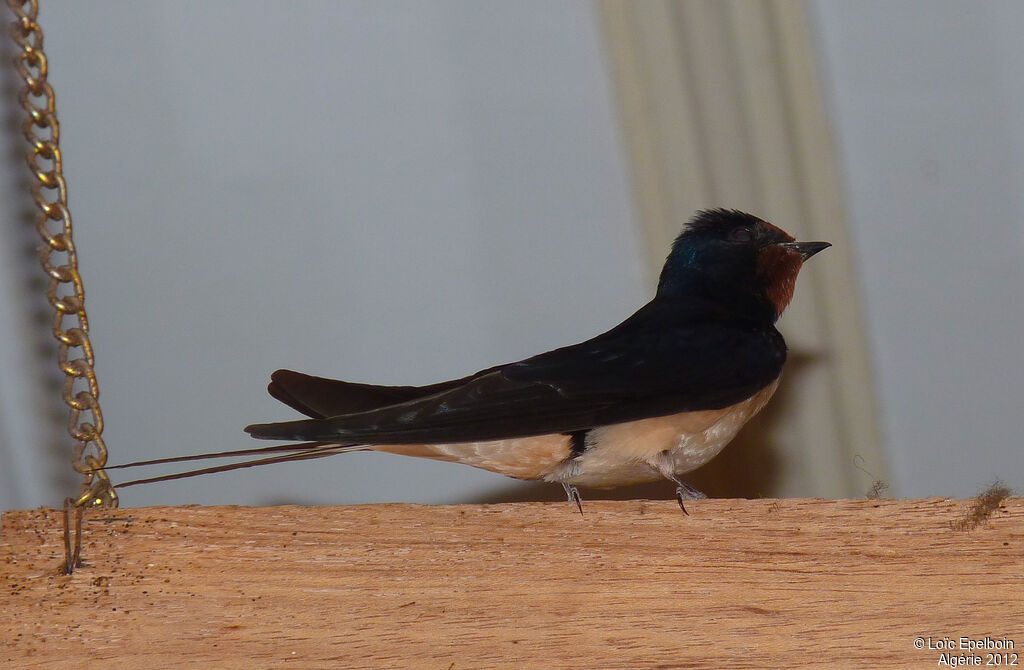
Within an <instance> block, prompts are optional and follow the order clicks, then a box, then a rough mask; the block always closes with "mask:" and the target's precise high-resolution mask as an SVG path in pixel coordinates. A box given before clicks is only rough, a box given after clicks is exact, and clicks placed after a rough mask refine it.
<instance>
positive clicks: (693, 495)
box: [675, 479, 707, 516]
mask: <svg viewBox="0 0 1024 670" xmlns="http://www.w3.org/2000/svg"><path fill="white" fill-rule="evenodd" d="M675 483H676V484H678V486H677V487H676V500H678V501H679V509H681V510H683V514H685V515H687V516H689V515H690V513H689V512H687V511H686V505H684V504H683V501H684V500H704V499H705V498H707V496H706V495H704V494H703V493H701V492H700V491H698V490H697V489H695V488H693V487H692V486H690V485H689V484H687V483H686V482H684V481H682V480H679V479H676V480H675Z"/></svg>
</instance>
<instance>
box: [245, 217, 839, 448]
mask: <svg viewBox="0 0 1024 670" xmlns="http://www.w3.org/2000/svg"><path fill="white" fill-rule="evenodd" d="M807 245H818V246H817V247H814V248H812V247H811V246H807ZM822 245H824V246H827V244H824V243H805V246H804V247H802V248H801V247H799V246H798V243H794V242H793V241H792V238H791V237H790V236H788V235H787V234H786V233H784V232H782V231H781V230H779V229H777V228H775V227H774V226H770V225H769V224H765V223H764V222H762V221H760V220H759V219H757V218H756V217H753V216H750V215H748V214H743V213H740V212H732V211H725V210H713V211H709V212H701V213H699V214H698V216H697V217H696V218H695V219H694V220H693V221H691V222H690V223H689V224H688V225H687V227H686V228H685V229H684V231H683V233H682V234H681V235H680V236H679V238H678V239H677V240H676V243H675V244H674V246H673V249H672V252H671V253H670V254H669V257H668V259H667V261H666V263H665V267H664V269H663V271H662V274H661V278H660V281H659V287H658V292H657V295H656V296H655V297H654V299H653V300H652V301H651V302H650V303H648V304H647V305H645V306H644V307H642V308H641V309H640V310H639V311H637V312H636V313H635V314H634V315H632V316H631V317H630V318H628V319H627V320H626V321H624V322H623V323H621V324H620V325H618V326H616V327H615V328H613V329H611V330H609V331H608V332H606V333H604V334H602V335H598V336H597V337H595V338H593V339H590V340H587V341H586V342H582V343H580V344H576V345H572V346H568V347H563V348H560V349H555V350H553V351H549V352H547V353H543V354H540V355H538V356H534V357H532V358H528V359H526V360H523V361H520V362H517V363H510V364H507V365H501V366H497V367H494V368H489V369H487V370H483V371H481V372H478V373H476V374H474V375H471V376H469V377H465V378H462V379H457V380H452V381H449V382H442V383H440V384H434V385H430V386H424V387H408V386H402V387H385V386H372V385H366V384H353V383H348V382H342V381H334V380H327V379H322V378H319V377H310V376H307V375H302V374H300V373H296V372H291V371H287V370H279V371H277V372H276V373H274V375H273V377H272V382H271V384H270V387H269V391H270V393H271V395H273V396H274V397H275V398H277V399H279V400H281V401H282V402H285V403H286V404H288V405H289V406H291V407H293V408H295V409H297V410H298V411H300V412H303V413H304V414H306V415H307V416H310V417H313V418H311V419H307V420H300V421H290V422H284V423H274V424H257V425H252V426H249V427H247V428H246V431H248V432H249V433H250V434H251V435H253V436H254V437H258V438H263V439H287V440H318V441H329V442H331V443H335V444H364V443H365V444H380V445H387V444H412V443H417V444H438V443H451V442H476V441H482V440H500V439H506V438H516V437H526V436H535V435H544V434H551V433H573V432H577V431H582V430H588V429H592V428H595V427H598V426H605V425H609V424H617V423H623V422H628V421H634V420H638V419H645V418H650V417H658V416H665V415H670V414H676V413H680V412H692V411H698V410H717V409H721V408H725V407H728V406H730V405H733V404H735V403H739V402H740V401H743V400H745V399H748V398H750V397H751V396H753V395H754V394H755V393H757V392H758V391H759V390H761V389H763V388H765V387H767V386H768V385H769V384H771V383H772V382H773V381H774V380H775V379H776V378H777V377H778V375H779V373H780V371H781V369H782V365H783V363H784V361H785V354H786V346H785V342H784V341H783V339H782V336H781V335H780V334H779V332H778V331H777V330H776V329H775V327H774V325H773V324H774V322H775V320H776V319H777V318H778V316H779V311H780V308H779V307H778V304H777V299H775V300H776V301H775V302H773V297H772V296H773V294H772V292H771V290H770V289H771V286H770V285H769V283H770V282H772V281H775V279H773V278H772V277H771V276H763V275H764V274H765V270H764V263H763V262H762V261H761V259H762V257H763V256H764V253H765V250H766V249H768V248H770V247H778V248H780V249H781V248H784V247H787V248H789V247H791V248H793V249H795V251H789V252H787V253H790V254H791V255H792V254H794V253H795V254H796V255H797V256H800V255H801V254H802V255H803V257H806V256H809V255H811V254H813V253H815V252H816V251H818V250H820V249H821V248H824V247H823V246H822ZM797 268H798V266H797ZM759 273H760V274H759ZM792 279H795V271H794V273H793V277H792ZM787 301H788V298H787ZM782 306H783V307H784V304H783V305H782Z"/></svg>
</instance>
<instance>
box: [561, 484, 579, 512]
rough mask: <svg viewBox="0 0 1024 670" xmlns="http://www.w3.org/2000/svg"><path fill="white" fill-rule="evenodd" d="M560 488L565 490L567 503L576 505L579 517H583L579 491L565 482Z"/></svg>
mask: <svg viewBox="0 0 1024 670" xmlns="http://www.w3.org/2000/svg"><path fill="white" fill-rule="evenodd" d="M562 488H564V489H565V495H567V496H569V502H571V503H572V502H574V503H576V507H577V508H578V509H579V510H580V516H583V500H582V499H581V498H580V490H579V489H578V488H576V487H575V486H573V485H572V484H567V483H565V482H562Z"/></svg>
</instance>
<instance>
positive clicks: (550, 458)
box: [369, 380, 778, 488]
mask: <svg viewBox="0 0 1024 670" xmlns="http://www.w3.org/2000/svg"><path fill="white" fill-rule="evenodd" d="M777 385H778V380H776V381H774V382H772V383H771V384H770V385H769V386H767V387H765V388H763V389H761V390H760V391H758V392H757V393H756V394H754V395H753V396H751V397H750V398H748V399H746V400H744V401H742V402H739V403H737V404H735V405H732V406H730V407H725V408H723V409H715V410H705V411H700V412H683V413H680V414H672V415H669V416H661V417H654V418H652V419H642V420H640V421H630V422H628V423H619V424H614V425H611V426H602V427H600V428H595V429H593V430H591V431H590V432H589V433H588V434H587V449H586V450H585V451H584V452H583V454H582V455H580V456H577V457H576V458H572V450H571V438H570V437H569V436H568V435H539V436H536V437H521V438H513V439H507V440H490V441H485V442H458V443H451V444H391V445H372V446H370V447H369V448H370V449H373V450H375V451H385V452H389V453H393V454H403V455H405V456H418V457H420V458H431V459H434V460H440V461H451V462H456V463H464V464H466V465H472V466H474V467H477V468H483V469H484V470H490V471H491V472H498V473H501V474H503V475H508V476H509V477H517V478H519V479H543V480H545V481H549V482H565V483H567V484H579V485H581V486H593V487H598V488H601V487H612V486H623V485H625V484H636V483H639V482H649V481H654V480H656V479H660V478H662V477H668V478H670V479H671V478H672V475H681V474H683V473H685V472H689V471H690V470H694V469H696V468H699V467H700V466H702V465H704V464H705V463H707V462H708V461H710V460H711V459H712V458H714V457H715V456H717V455H718V452H720V451H721V450H722V449H723V448H724V447H725V445H726V444H728V443H729V441H730V440H732V438H733V437H735V435H736V433H737V432H738V431H739V429H740V428H742V427H743V424H745V423H746V422H747V421H748V420H749V419H750V418H751V417H752V416H754V415H755V414H757V413H758V412H759V411H760V410H761V408H762V407H764V406H765V403H767V402H768V400H769V399H770V398H771V397H772V394H773V393H775V388H776V386H777Z"/></svg>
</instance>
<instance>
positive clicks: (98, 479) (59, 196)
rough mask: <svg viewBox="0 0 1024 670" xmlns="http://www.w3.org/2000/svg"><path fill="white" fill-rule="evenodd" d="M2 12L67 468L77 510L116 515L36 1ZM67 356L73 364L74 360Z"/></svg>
mask: <svg viewBox="0 0 1024 670" xmlns="http://www.w3.org/2000/svg"><path fill="white" fill-rule="evenodd" d="M7 4H8V6H9V7H10V8H11V10H12V11H13V12H14V14H15V16H16V17H17V21H15V22H14V23H13V24H12V25H11V34H12V36H13V37H14V41H15V42H17V43H18V46H19V47H21V52H20V53H19V54H18V55H17V57H16V58H15V59H14V65H15V68H16V69H17V71H18V75H19V76H20V77H21V79H22V81H23V82H24V83H25V87H24V89H22V91H21V92H20V93H19V94H18V100H19V102H20V103H21V106H22V108H23V109H24V110H25V111H26V112H27V113H28V117H29V118H28V119H27V120H26V121H25V124H24V125H23V126H22V133H23V134H24V136H25V139H27V140H28V142H29V144H30V147H29V149H28V151H27V157H28V166H29V168H30V169H31V171H32V175H33V176H34V177H35V180H34V181H33V182H32V198H33V199H34V200H35V203H36V206H37V207H38V208H39V215H38V216H37V218H36V230H38V231H39V236H40V237H41V238H42V239H43V242H45V246H43V247H41V248H40V251H39V256H40V262H41V263H42V266H43V270H44V271H45V272H46V274H47V275H48V276H49V277H50V284H49V286H48V287H47V290H46V298H47V299H48V300H49V301H50V304H51V305H53V309H54V310H55V312H54V317H53V336H54V337H55V338H57V342H58V353H57V358H58V361H59V364H60V369H61V371H63V372H64V375H65V377H64V389H63V392H62V396H63V398H64V402H65V403H66V404H67V405H68V407H69V408H71V413H70V417H69V419H68V433H70V434H71V437H73V438H74V439H75V447H74V451H73V455H72V461H71V464H72V467H73V468H74V469H75V470H76V471H77V472H80V473H82V474H84V475H85V476H86V480H85V483H84V484H83V486H82V494H81V495H80V496H79V497H78V499H77V500H76V501H75V504H76V505H79V506H82V505H91V506H104V507H116V506H117V493H116V492H115V491H114V488H113V486H112V485H111V484H110V479H109V478H108V477H107V473H106V471H105V470H104V469H103V468H104V467H105V466H106V464H107V446H106V445H105V444H104V442H103V414H102V413H101V412H100V403H99V395H100V389H99V384H97V382H96V372H95V370H94V369H93V363H94V360H93V353H92V343H91V342H90V341H89V320H88V317H87V316H86V314H85V292H84V290H83V288H82V277H81V275H79V273H78V255H77V254H76V253H75V244H74V241H73V240H72V236H71V213H70V212H69V211H68V191H67V185H66V184H65V182H64V170H63V165H62V160H61V152H60V124H59V123H57V113H56V101H55V100H54V95H53V88H52V87H51V86H50V84H49V83H48V82H47V81H46V75H47V65H46V54H45V53H44V52H43V30H42V28H40V26H39V23H38V22H37V20H36V19H37V17H38V15H39V3H38V0H7ZM51 221H52V222H54V224H51V223H50V222H51ZM56 224H59V226H60V229H59V230H57V231H56V232H54V231H52V230H51V226H53V227H57V225H56ZM68 317H74V321H72V322H71V324H70V325H71V327H67V326H66V324H65V319H66V318H68ZM72 352H74V354H73V353H72ZM72 355H77V356H78V357H77V358H72ZM80 379H81V380H84V383H78V384H77V386H79V387H80V390H78V391H76V390H75V389H76V383H77V382H78V380H80ZM83 387H84V388H83Z"/></svg>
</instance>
